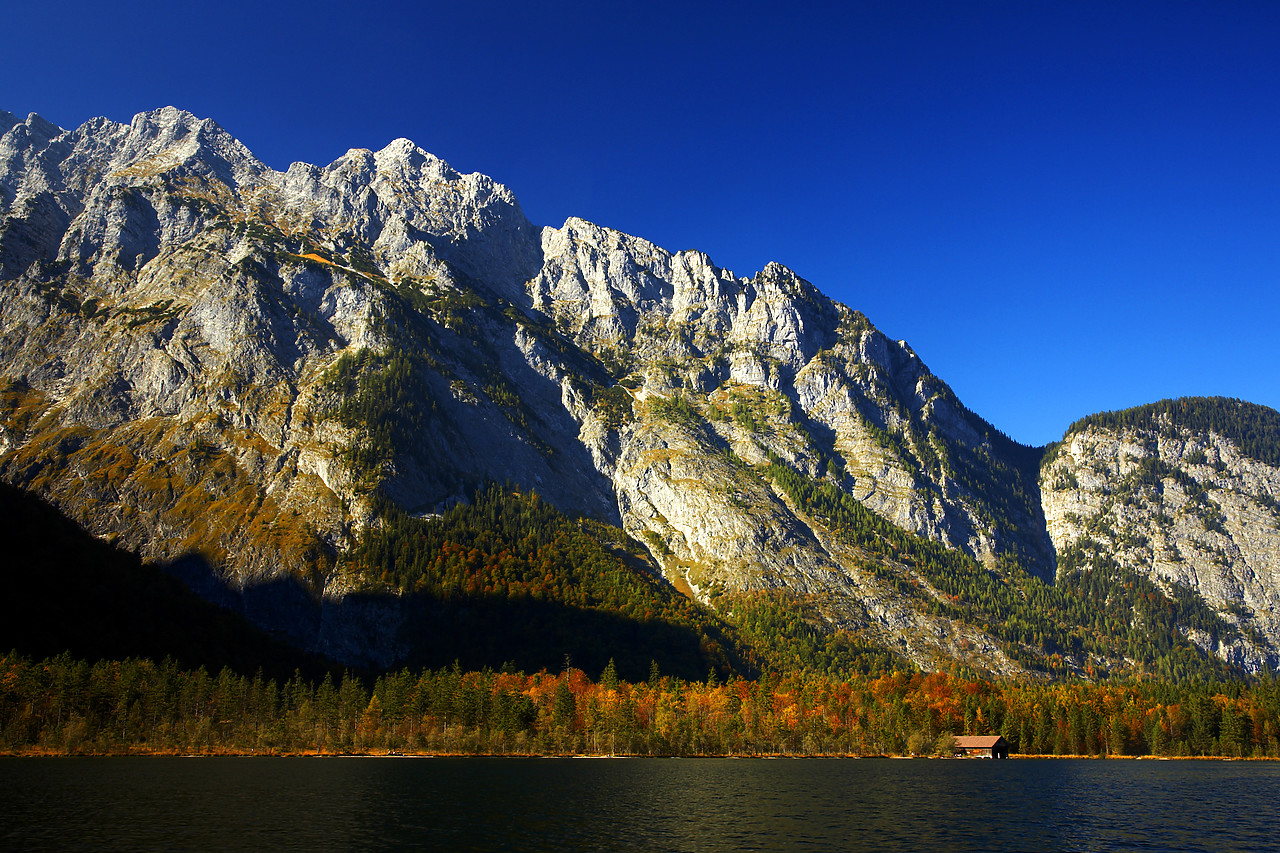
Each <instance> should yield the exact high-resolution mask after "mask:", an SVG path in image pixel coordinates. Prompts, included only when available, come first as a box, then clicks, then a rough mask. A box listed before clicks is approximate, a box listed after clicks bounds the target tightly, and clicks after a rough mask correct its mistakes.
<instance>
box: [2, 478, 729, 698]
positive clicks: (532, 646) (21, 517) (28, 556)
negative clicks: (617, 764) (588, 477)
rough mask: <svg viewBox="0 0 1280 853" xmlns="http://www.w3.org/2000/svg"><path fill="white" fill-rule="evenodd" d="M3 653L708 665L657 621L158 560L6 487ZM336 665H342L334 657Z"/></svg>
mask: <svg viewBox="0 0 1280 853" xmlns="http://www.w3.org/2000/svg"><path fill="white" fill-rule="evenodd" d="M0 519H2V521H0V532H2V533H3V535H4V537H5V540H6V542H7V543H8V547H9V555H10V556H9V559H7V560H6V561H5V567H4V568H3V569H0V581H2V582H3V584H4V587H5V595H4V596H3V597H0V598H2V600H0V650H4V651H7V650H9V649H16V650H17V651H19V652H21V653H23V654H27V655H31V656H35V657H43V656H48V655H55V654H59V653H61V652H63V651H70V652H71V654H72V655H73V656H75V657H77V658H82V659H86V660H91V661H92V660H104V659H122V658H125V657H147V658H152V659H155V660H161V659H163V658H165V657H166V656H167V657H172V658H174V659H175V660H176V661H177V662H178V663H179V664H181V665H182V666H184V667H189V668H195V667H200V666H203V667H206V668H208V669H209V670H211V671H215V672H216V671H217V670H220V669H221V668H222V667H224V666H226V667H230V668H231V669H233V670H235V671H237V672H240V673H243V674H247V675H252V674H253V673H255V672H257V671H258V670H259V669H261V670H262V672H263V673H264V674H265V675H267V676H270V677H274V678H280V679H284V678H288V677H289V676H291V675H292V674H293V672H294V670H295V669H297V670H301V671H302V672H303V673H304V674H306V675H308V676H311V677H314V678H319V677H322V676H323V675H324V673H326V672H335V671H336V668H337V667H338V666H339V665H346V666H350V667H353V668H355V669H357V670H359V671H361V672H363V673H365V674H375V673H377V672H380V671H386V670H389V669H398V668H400V667H402V666H409V667H411V668H421V667H432V668H440V667H447V666H451V665H452V664H453V663H454V662H455V661H456V662H458V663H459V664H460V665H461V666H462V667H463V668H464V669H480V668H482V667H486V666H488V667H493V668H495V669H497V668H501V667H503V666H508V667H511V668H515V669H520V670H525V671H537V670H539V669H543V668H545V669H548V670H550V671H556V672H558V671H560V670H561V669H562V668H563V667H564V665H565V662H566V660H568V661H569V662H570V663H571V664H572V665H573V666H575V667H578V668H580V669H582V670H584V671H585V672H587V673H588V674H590V675H592V676H595V675H598V674H599V673H600V672H601V671H602V670H603V669H604V668H605V666H606V665H607V664H608V662H609V660H610V659H611V658H612V659H613V660H614V662H615V666H616V668H617V671H618V673H619V675H621V676H622V677H624V678H628V679H632V680H643V679H644V678H646V677H647V676H648V674H649V667H650V661H651V660H652V661H656V662H657V664H658V666H659V668H660V669H661V670H662V672H663V673H664V674H667V675H676V676H679V677H682V678H687V679H695V680H696V679H700V678H701V677H703V676H705V675H706V673H707V670H708V668H709V667H710V666H711V662H710V660H709V659H708V658H707V657H706V655H705V654H704V653H703V651H702V648H701V645H700V639H701V638H700V637H699V636H698V634H697V633H696V632H695V631H694V630H692V629H691V628H689V627H687V626H681V625H676V624H673V623H671V622H667V621H664V620H660V619H651V620H634V619H629V618H626V617H624V616H621V615H618V614H614V613H610V612H607V611H602V610H593V609H585V608H580V607H573V606H568V605H565V604H558V603H553V602H546V601H536V600H532V599H527V598H526V599H507V598H501V597H468V596H452V597H449V598H437V597H434V596H430V595H412V596H399V595H395V594H392V593H386V594H372V593H362V594H361V593H357V594H350V595H347V596H345V597H344V598H343V599H341V600H327V599H322V598H320V597H318V596H316V595H315V594H314V593H313V592H312V591H311V590H310V589H309V588H308V587H306V586H305V585H304V584H303V583H302V582H300V581H299V580H298V579H296V578H293V577H281V578H275V579H271V580H269V581H265V582H263V583H259V584H255V585H250V586H246V587H244V588H243V589H238V588H235V587H231V586H228V585H227V583H226V582H225V580H224V578H223V577H222V576H221V575H220V574H219V573H218V572H217V570H216V569H215V568H214V567H213V566H211V565H210V564H209V563H208V562H207V561H206V560H204V559H203V558H201V557H200V556H198V555H188V556H185V557H183V558H181V559H179V560H176V561H174V562H173V563H170V564H168V565H166V566H165V567H164V568H163V569H162V568H160V567H157V566H155V565H152V564H150V563H143V562H142V561H141V560H140V559H139V557H138V556H137V555H136V554H133V553H131V552H128V551H125V550H122V549H120V548H117V547H115V546H112V545H110V544H108V543H106V542H103V541H101V540H99V539H96V538H94V537H93V536H91V535H90V534H88V533H87V532H85V531H84V530H83V529H82V528H81V527H79V526H78V525H77V524H76V523H75V522H73V521H71V520H70V519H68V518H67V517H66V516H64V515H63V514H62V513H61V512H59V511H58V510H57V509H56V508H55V507H53V506H51V505H49V504H47V503H46V502H44V501H43V500H41V499H40V498H38V497H36V496H34V495H31V494H29V493H27V492H24V491H21V490H19V489H16V488H14V487H12V486H9V485H5V484H0ZM333 661H338V662H339V664H334V663H332V662H333Z"/></svg>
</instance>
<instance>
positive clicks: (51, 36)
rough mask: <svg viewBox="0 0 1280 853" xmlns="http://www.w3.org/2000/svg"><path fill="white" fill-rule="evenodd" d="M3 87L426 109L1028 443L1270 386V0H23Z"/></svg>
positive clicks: (280, 163) (396, 119)
mask: <svg viewBox="0 0 1280 853" xmlns="http://www.w3.org/2000/svg"><path fill="white" fill-rule="evenodd" d="M4 17H5V18H6V24H5V28H4V29H5V32H6V35H5V49H4V51H0V108H3V109H7V110H9V111H10V112H14V113H18V114H20V115H22V114H25V113H27V112H31V111H35V112H39V113H40V114H41V115H43V116H45V117H46V118H48V119H50V120H52V121H54V122H56V123H58V124H60V125H62V126H64V127H74V126H76V125H78V124H79V123H80V122H82V121H84V120H86V119H88V118H90V117H92V116H95V115H106V116H108V117H110V118H113V119H117V120H121V121H125V120H128V119H129V117H131V116H132V115H133V114H134V113H136V112H139V111H142V110H146V109H153V108H155V107H159V106H164V105H167V104H172V105H174V106H178V107H182V108H184V109H187V110H190V111H192V112H194V113H196V114H197V115H200V116H209V117H212V118H214V119H215V120H217V121H218V122H219V123H220V124H221V125H222V126H224V127H225V128H227V129H228V130H229V131H230V132H231V133H233V134H235V135H236V136H238V137H239V138H240V139H241V140H243V141H244V143H245V144H246V145H248V146H249V148H250V149H252V150H253V151H254V152H255V153H256V154H257V155H258V156H259V157H260V158H262V159H263V160H264V161H266V162H267V163H268V164H269V165H271V166H273V167H275V168H285V167H287V166H288V164H289V163H290V162H292V161H294V160H303V161H308V162H314V163H321V164H323V163H328V162H330V161H332V160H333V159H334V158H336V157H338V156H339V155H340V154H342V153H343V152H344V151H346V150H347V149H348V148H353V147H367V148H380V147H382V146H383V145H385V144H386V143H387V142H388V141H390V140H391V139H393V138H396V137H399V136H405V137H409V138H410V139H413V140H414V141H415V142H417V143H418V144H419V145H421V146H422V147H423V148H425V149H427V150H428V151H431V152H433V153H435V154H437V155H438V156H440V157H443V158H444V159H445V160H447V161H449V162H450V163H451V164H452V165H453V166H454V167H455V168H458V169H460V170H462V171H480V172H484V173H486V174H489V175H492V176H493V177H494V178H495V179H497V180H499V181H502V182H503V183H505V184H507V185H508V186H510V187H511V188H512V189H513V190H514V191H515V192H516V194H517V195H518V196H519V198H520V200H521V204H522V205H523V207H524V209H525V213H526V214H527V215H528V216H529V218H530V219H532V220H533V221H534V222H536V223H538V224H543V225H559V224H561V223H562V222H563V221H564V219H565V218H566V217H568V216H571V215H576V216H582V217H583V218H586V219H589V220H592V221H594V222H597V223H599V224H602V225H607V226H610V227H613V228H618V229H620V230H622V231H626V232H628V233H631V234H636V235H638V236H641V237H645V238H647V239H649V240H652V241H653V242H655V243H657V244H658V245H661V246H664V247H666V248H668V249H672V250H678V249H687V248H696V249H701V250H703V251H705V252H707V253H708V254H709V255H710V256H711V258H712V260H713V261H714V262H716V263H717V264H719V265H720V266H724V267H728V268H729V269H732V270H734V271H735V272H737V273H738V274H740V275H746V274H750V273H752V272H755V271H756V270H758V269H760V268H761V267H763V266H764V265H765V264H766V263H768V262H769V261H771V260H776V261H779V262H781V263H784V264H786V265H787V266H789V267H791V268H793V269H795V270H796V271H797V272H798V273H799V274H800V275H802V276H804V277H805V278H808V279H809V280H811V281H813V282H814V283H815V284H816V285H817V286H818V287H819V288H820V289H822V290H823V291H824V292H826V293H828V294H830V295H831V296H833V297H834V298H836V299H839V300H840V301H842V302H845V303H846V304H848V305H850V306H852V307H854V308H857V309H859V310H861V311H863V312H864V313H865V314H866V315H867V316H868V317H869V318H870V319H871V321H872V322H873V323H875V324H876V325H877V326H879V327H880V328H881V329H882V330H884V331H885V332H886V333H887V334H889V335H890V336H892V337H894V338H902V339H905V340H907V341H908V342H909V343H910V344H911V345H912V346H913V347H914V348H915V350H916V351H917V353H918V354H919V355H920V356H921V358H923V359H924V361H925V362H926V363H927V364H928V365H929V366H930V367H931V368H932V370H933V371H934V372H935V373H936V374H938V375H939V376H940V377H942V379H944V380H945V381H946V382H948V383H949V384H951V386H952V387H953V388H954V389H955V390H956V392H957V394H958V395H959V396H960V398H961V400H963V401H964V402H965V403H966V404H967V405H968V406H969V407H970V408H971V409H973V410H975V411H976V412H978V413H979V414H980V415H982V416H983V417H985V418H987V419H988V420H989V421H991V422H992V423H993V424H995V425H996V426H997V427H999V428H1000V429H1002V430H1003V431H1005V432H1006V433H1008V434H1009V435H1011V436H1012V437H1013V438H1015V439H1018V440H1019V441H1022V442H1024V443H1030V444H1040V443H1044V442H1048V441H1052V440H1054V439H1056V438H1058V437H1060V436H1061V434H1062V432H1063V430H1064V429H1065V428H1066V427H1067V425H1068V424H1069V423H1070V422H1071V421H1073V420H1075V419H1076V418H1079V417H1082V416H1084V415H1086V414H1089V413H1092V412H1095V411H1100V410H1103V409H1115V408H1123V407H1127V406H1132V405H1138V404H1141V403H1146V402H1151V401H1154V400H1157V399H1160V398H1163V397H1171V396H1183V395H1191V394H1197V395H1199V394H1221V395H1227V396H1233V397H1240V398H1243V399H1246V400H1251V401H1253V402H1258V403H1263V404H1265V405H1269V406H1272V407H1280V374H1278V371H1277V364H1280V343H1278V342H1277V341H1278V339H1280V336H1277V335H1276V334H1275V329H1276V325H1277V318H1278V317H1280V295H1278V288H1277V284H1280V162H1278V158H1280V4H1276V3H1264V2H1256V3H1255V2H1229V0H1219V1H1218V2H1199V3H1197V2H1159V3H1142V2H1089V0H1075V2H1060V3H1059V2H1034V0H1011V2H999V3H995V2H958V0H957V2H935V3H914V2H881V3H850V4H844V3H829V4H822V3H820V4H806V3H800V4H780V3H768V4H754V3H749V2H748V3H741V2H740V3H695V2H684V3H661V2H660V3H647V4H634V3H630V4H628V3H619V4H610V3H601V2H592V3H577V2H562V3H554V4H547V5H544V4H537V3H510V2H491V1H490V2H473V3H449V4H435V3H431V2H414V3H403V2H385V3H382V4H380V5H379V6H378V8H376V9H372V10H370V9H360V8H358V7H356V6H355V5H354V4H352V5H350V6H348V5H346V4H339V3H329V2H313V3H306V4H302V3H297V4H290V3H272V2H257V3H244V2H239V0H229V2H223V3H209V4H194V3H185V2H179V3H173V2H169V3H152V2H145V3H132V4H128V3H126V4H123V5H120V4H102V3H77V2H71V3H60V4H57V5H54V4H35V3H25V4H21V5H20V6H19V7H17V8H12V9H8V10H6V12H5V15H4Z"/></svg>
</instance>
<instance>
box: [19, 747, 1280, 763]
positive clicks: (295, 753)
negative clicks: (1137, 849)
mask: <svg viewBox="0 0 1280 853" xmlns="http://www.w3.org/2000/svg"><path fill="white" fill-rule="evenodd" d="M0 758H414V759H422V758H512V759H545V758H571V759H593V760H602V759H617V760H626V759H639V758H650V759H677V758H679V759H695V760H696V759H703V758H720V759H724V758H728V759H734V760H752V759H758V760H764V761H780V760H788V759H789V760H797V761H801V760H866V761H874V760H877V759H880V760H895V761H902V760H909V761H965V762H968V761H1028V760H1031V761H1034V760H1075V761H1081V760H1084V761H1280V757H1275V756H1266V755H1262V756H1255V755H1247V756H1227V755H1027V754H1022V753H1014V754H1011V755H1010V756H1009V757H1008V758H1007V759H991V758H950V757H944V756H938V755H886V754H870V755H861V754H855V753H821V752H816V753H808V754H796V753H750V754H746V753H726V754H696V753H673V754H670V755H619V754H609V753H557V752H545V753H539V752H529V753H527V752H481V753H476V752H404V751H383V750H371V751H368V752H357V751H341V752H338V751H328V750H305V749H304V750H252V749H251V750H217V751H209V752H189V751H184V750H178V749H145V748H144V749H129V750H121V751H110V752H66V751H58V750H50V749H39V748H35V749H20V750H0Z"/></svg>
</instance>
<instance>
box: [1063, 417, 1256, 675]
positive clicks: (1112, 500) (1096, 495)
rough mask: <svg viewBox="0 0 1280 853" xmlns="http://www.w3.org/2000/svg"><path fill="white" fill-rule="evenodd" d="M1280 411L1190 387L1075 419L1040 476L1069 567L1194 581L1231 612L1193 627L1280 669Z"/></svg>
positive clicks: (1186, 583) (1197, 636) (1209, 645)
mask: <svg viewBox="0 0 1280 853" xmlns="http://www.w3.org/2000/svg"><path fill="white" fill-rule="evenodd" d="M1278 422H1280V417H1278V416H1277V415H1276V413H1275V412H1274V411H1271V410H1269V409H1263V408H1262V407H1259V406H1250V405H1248V404H1244V403H1240V402H1238V401H1234V400H1221V399H1204V400H1200V399H1185V400H1179V401H1168V402H1164V403H1160V404H1153V405H1151V406H1147V407H1143V408H1141V409H1136V410H1132V411H1129V412H1119V413H1110V414H1107V415H1100V416H1094V417H1091V418H1086V419H1085V420H1083V421H1081V422H1079V423H1078V424H1076V425H1074V426H1073V427H1072V428H1071V429H1069V430H1068V431H1067V434H1066V436H1065V437H1064V438H1063V440H1062V441H1061V443H1059V444H1058V445H1056V446H1054V447H1053V448H1051V450H1050V452H1049V453H1048V454H1047V455H1046V458H1045V463H1044V469H1043V474H1042V480H1041V486H1042V489H1043V495H1044V510H1045V519H1046V522H1047V526H1048V530H1049V535H1050V536H1051V537H1052V539H1053V543H1054V547H1055V548H1056V550H1057V553H1058V555H1059V568H1058V570H1059V572H1060V573H1061V574H1068V573H1080V572H1096V573H1115V572H1120V571H1129V572H1132V573H1135V574H1138V575H1141V576H1144V577H1148V578H1150V579H1152V580H1153V581H1155V582H1156V583H1157V584H1158V585H1159V586H1160V587H1161V588H1162V589H1164V590H1166V591H1168V592H1176V591H1177V590H1178V588H1179V587H1180V588H1181V589H1182V590H1186V591H1190V592H1192V593H1194V594H1195V595H1197V596H1199V597H1201V598H1203V600H1204V601H1205V602H1206V603H1207V604H1208V605H1209V606H1210V607H1211V608H1212V610H1213V611H1214V613H1215V615H1216V616H1217V617H1219V618H1220V619H1221V620H1222V621H1223V622H1224V623H1225V625H1224V626H1223V629H1222V630H1220V631H1212V632H1211V631H1209V630H1205V629H1203V628H1201V629H1199V630H1197V629H1195V628H1191V627H1188V628H1185V629H1184V630H1185V631H1186V634H1187V636H1188V637H1189V638H1190V639H1191V640H1192V641H1193V642H1195V643H1196V644H1197V645H1199V646H1201V647H1202V648H1204V649H1205V650H1206V651H1208V652H1210V653H1213V654H1216V655H1219V656H1221V657H1223V658H1225V659H1227V660H1231V661H1234V662H1236V663H1239V664H1241V665H1242V666H1244V667H1245V668H1248V669H1250V670H1253V671H1257V670H1260V669H1272V670H1274V669H1275V668H1276V667H1277V665H1278V664H1280V574H1277V572H1278V570H1280V501H1277V496H1280V465H1278V464H1277V463H1278V462H1280V459H1277V458H1276V455H1275V450H1276V445H1275V444H1274V443H1273V441H1274V436H1275V434H1276V429H1277V426H1278V425H1280V423H1278ZM1254 424H1257V425H1259V426H1258V427H1254V426H1253V425H1254ZM1268 436H1269V437H1268ZM1250 439H1252V441H1250Z"/></svg>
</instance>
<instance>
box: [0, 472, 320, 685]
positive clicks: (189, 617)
mask: <svg viewBox="0 0 1280 853" xmlns="http://www.w3.org/2000/svg"><path fill="white" fill-rule="evenodd" d="M0 535H3V537H4V541H5V544H6V548H7V551H8V554H7V558H6V559H5V561H4V564H3V568H0V582H2V583H3V585H4V595H3V596H0V650H2V651H8V650H10V649H16V650H17V651H19V652H21V653H23V654H26V655H31V656H35V657H44V656H48V655H55V654H60V653H62V652H64V651H69V652H71V654H72V655H74V656H75V657H77V658H82V659H85V660H90V661H94V660H112V659H114V660H118V659H123V658H126V657H147V658H152V659H154V660H162V659H163V658H165V657H166V656H167V657H172V658H173V659H174V660H176V661H177V662H178V663H179V664H181V665H182V666H184V667H188V668H197V667H201V666H203V667H206V668H208V669H209V670H211V671H214V672H216V671H218V670H220V669H222V668H223V667H230V668H231V669H233V670H235V671H237V672H240V673H243V674H246V675H252V674H254V673H255V672H257V671H258V670H259V669H261V670H262V672H263V674H264V675H267V676H270V677H274V678H287V677H289V676H290V675H292V674H293V672H294V670H295V669H298V670H301V671H302V672H303V673H305V674H307V675H309V676H312V677H320V676H322V675H323V674H324V673H325V672H328V671H332V670H333V669H334V667H333V666H332V665H331V664H330V663H329V662H328V661H325V660H322V659H321V658H319V657H317V656H316V655H312V654H308V653H305V652H302V651H300V650H299V649H297V648H294V647H293V646H291V645H289V644H287V643H285V642H282V641H281V640H280V639H277V638H276V637H273V636H271V635H270V634H269V633H267V632H266V631H263V630H262V629H261V628H258V627H256V626H255V625H253V624H251V623H250V622H249V621H248V620H246V619H245V618H244V617H243V616H241V615H239V614H237V613H235V612H232V610H230V609H227V608H226V607H225V606H221V607H220V606H217V605H215V604H213V603H211V602H209V601H206V600H203V599H202V598H201V597H200V596H198V595H197V594H195V593H194V592H193V591H191V590H189V589H188V588H187V587H186V586H185V585H184V584H183V583H182V582H180V581H179V580H178V579H176V578H174V577H170V576H168V575H166V574H165V572H164V571H162V570H161V569H159V568H158V567H156V566H154V565H151V564H144V563H143V562H142V561H141V560H140V559H139V558H138V556H137V555H136V554H133V553H131V552H128V551H125V550H122V549H120V548H117V547H114V546H112V545H109V544H107V543H106V542H103V541H101V540H99V539H96V538H94V537H93V536H91V535H90V534H88V533H86V532H85V531H84V530H83V529H82V528H81V527H80V526H79V525H77V524H76V523H75V522H73V521H71V520H70V519H68V518H67V517H66V516H64V515H63V514H62V513H61V512H59V511H58V510H57V509H56V508H54V507H52V506H50V505H49V504H48V503H46V502H44V501H43V500H41V499H40V498H38V497H36V496H34V495H31V494H30V493H27V492H24V491H21V490H19V489H16V488H14V487H12V486H9V485H7V484H0ZM231 601H232V599H230V598H227V596H226V595H224V596H222V597H221V600H220V602H219V603H222V604H224V605H225V604H226V603H230V602H231Z"/></svg>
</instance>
